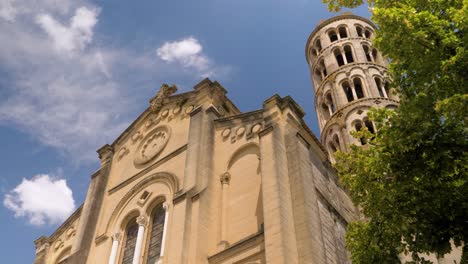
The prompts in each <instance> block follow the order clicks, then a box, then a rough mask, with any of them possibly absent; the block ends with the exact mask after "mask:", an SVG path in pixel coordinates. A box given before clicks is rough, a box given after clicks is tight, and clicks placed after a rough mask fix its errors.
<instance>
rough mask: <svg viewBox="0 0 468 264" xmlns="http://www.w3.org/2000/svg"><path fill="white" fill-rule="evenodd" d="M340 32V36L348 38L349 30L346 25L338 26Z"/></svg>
mask: <svg viewBox="0 0 468 264" xmlns="http://www.w3.org/2000/svg"><path fill="white" fill-rule="evenodd" d="M338 33H339V34H340V38H347V37H348V32H347V31H346V27H344V26H341V27H339V28H338Z"/></svg>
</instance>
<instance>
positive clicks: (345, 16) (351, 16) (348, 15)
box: [305, 12, 377, 63]
mask: <svg viewBox="0 0 468 264" xmlns="http://www.w3.org/2000/svg"><path fill="white" fill-rule="evenodd" d="M344 19H357V20H361V21H363V22H365V23H367V24H369V25H370V26H372V28H373V29H377V27H376V26H375V24H374V23H373V22H372V21H370V20H369V19H367V18H364V17H361V16H357V15H354V14H352V13H349V12H345V13H343V14H341V15H338V16H334V17H331V18H328V19H326V20H324V21H320V22H319V24H318V25H317V26H316V27H315V29H314V31H312V33H310V35H309V38H308V39H307V42H306V45H305V55H306V61H307V63H309V61H310V60H309V52H308V50H309V49H308V47H309V44H310V42H311V41H312V39H313V38H314V36H315V34H316V33H317V32H318V31H320V30H321V29H322V28H323V27H325V26H326V25H329V24H330V23H333V22H335V21H339V20H344Z"/></svg>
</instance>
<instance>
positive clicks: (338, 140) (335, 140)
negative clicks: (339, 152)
mask: <svg viewBox="0 0 468 264" xmlns="http://www.w3.org/2000/svg"><path fill="white" fill-rule="evenodd" d="M333 143H334V144H335V146H336V147H337V148H338V149H341V147H340V139H339V138H338V136H337V135H334V136H333Z"/></svg>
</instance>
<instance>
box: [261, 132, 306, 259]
mask: <svg viewBox="0 0 468 264" xmlns="http://www.w3.org/2000/svg"><path fill="white" fill-rule="evenodd" d="M259 137H260V156H261V161H260V166H261V170H262V199H263V215H264V221H265V225H264V228H265V231H264V232H265V233H264V234H265V255H266V262H267V263H269V264H276V263H278V264H279V263H284V264H295V263H299V259H298V254H297V245H296V238H295V230H294V218H293V208H292V204H291V193H290V186H289V177H288V168H287V157H286V146H285V141H284V137H283V134H282V131H281V128H280V126H279V125H277V124H276V125H275V126H274V127H273V126H270V127H267V128H266V129H264V130H263V131H261V132H260V133H259Z"/></svg>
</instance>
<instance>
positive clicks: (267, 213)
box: [35, 14, 398, 264]
mask: <svg viewBox="0 0 468 264" xmlns="http://www.w3.org/2000/svg"><path fill="white" fill-rule="evenodd" d="M373 32H374V26H373V24H372V23H371V22H370V21H368V20H367V19H364V18H362V17H358V16H355V15H352V14H343V15H340V16H337V17H333V18H331V19H328V20H326V21H323V22H321V23H320V24H319V25H318V26H317V28H316V29H315V30H314V31H313V32H312V34H311V35H310V37H309V39H308V41H307V44H306V59H307V63H308V64H309V66H310V72H311V76H312V81H313V86H314V94H315V99H316V100H315V102H316V103H315V107H316V111H317V116H318V121H319V127H320V131H321V139H320V140H319V139H317V138H316V137H315V135H314V134H313V133H312V132H311V130H310V129H309V128H308V126H307V125H306V123H305V122H304V120H303V117H304V114H305V113H304V111H303V110H302V109H301V107H300V106H299V105H298V104H297V103H296V102H295V101H294V100H293V99H292V98H291V97H289V96H287V97H284V98H282V97H280V96H278V95H273V96H272V97H270V98H268V99H267V100H265V101H264V102H263V107H262V108H261V109H258V110H256V111H252V112H245V113H242V112H240V111H239V109H238V108H237V107H236V105H235V104H234V103H233V102H232V101H231V100H230V99H229V98H228V97H227V96H226V94H227V91H226V90H225V89H224V88H223V87H222V86H221V84H219V83H218V82H212V81H210V80H209V79H205V80H203V81H201V82H200V83H198V84H197V85H195V87H194V89H193V90H192V91H190V92H186V93H180V94H177V93H176V91H177V88H176V87H175V86H169V85H163V86H162V87H161V89H160V90H159V92H158V93H157V94H156V95H155V96H154V97H153V98H151V100H150V103H149V106H148V108H147V110H146V111H145V112H143V113H142V114H141V115H140V116H139V117H138V118H137V119H136V120H135V121H134V122H133V123H132V124H131V125H130V126H129V127H128V128H127V129H126V130H125V131H124V132H123V133H122V134H121V135H120V136H119V137H118V138H117V139H116V140H115V141H114V142H113V143H112V144H110V145H104V146H103V147H102V148H100V149H99V150H98V153H99V157H100V160H101V166H100V168H99V170H98V171H97V172H96V173H94V174H93V175H92V176H91V182H90V186H89V189H88V193H87V196H86V200H85V202H84V204H83V205H82V206H81V207H80V208H78V209H77V210H76V212H75V213H73V214H72V215H71V216H70V217H69V218H68V219H67V220H66V221H65V222H64V223H63V224H62V225H61V226H60V227H59V228H58V229H57V230H56V231H55V232H54V233H53V234H52V235H51V236H49V237H45V236H43V237H40V238H39V239H37V240H36V241H35V246H36V259H35V263H36V264H57V263H60V264H64V263H93V264H94V263H109V264H117V263H118V264H130V263H132V264H154V263H170V264H179V263H194V264H198V263H210V264H211V263H213V264H215V263H216V264H217V263H219V264H221V263H223V264H227V263H237V264H240V263H245V264H247V263H249V264H263V263H287V264H294V263H320V264H321V263H350V261H349V253H348V252H347V250H346V248H345V233H346V226H347V223H349V222H351V221H354V220H356V219H358V217H359V212H358V210H357V208H356V207H355V206H354V205H353V203H352V201H351V199H350V198H349V196H348V195H347V193H346V191H345V190H344V189H342V188H341V187H340V185H339V183H338V179H337V175H336V171H335V170H334V169H333V168H332V166H331V163H333V160H334V158H333V153H334V152H335V151H337V150H342V151H346V150H347V149H348V147H349V145H350V144H358V145H359V144H365V143H366V142H360V141H359V140H356V139H354V138H352V137H351V136H350V135H349V133H350V131H352V130H359V129H361V128H363V127H367V128H368V129H369V130H370V131H371V132H372V131H374V130H375V128H374V125H373V124H372V122H371V121H370V120H368V119H367V117H366V113H367V111H368V109H369V108H370V107H372V106H377V107H388V108H394V107H397V105H398V101H397V98H395V97H394V96H393V95H392V93H391V91H390V90H389V89H388V86H387V85H386V82H387V80H386V61H385V60H384V58H383V57H382V56H381V54H380V53H379V52H378V51H377V50H376V49H375V48H373V47H372V44H371V42H370V39H371V37H372V34H373Z"/></svg>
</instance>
